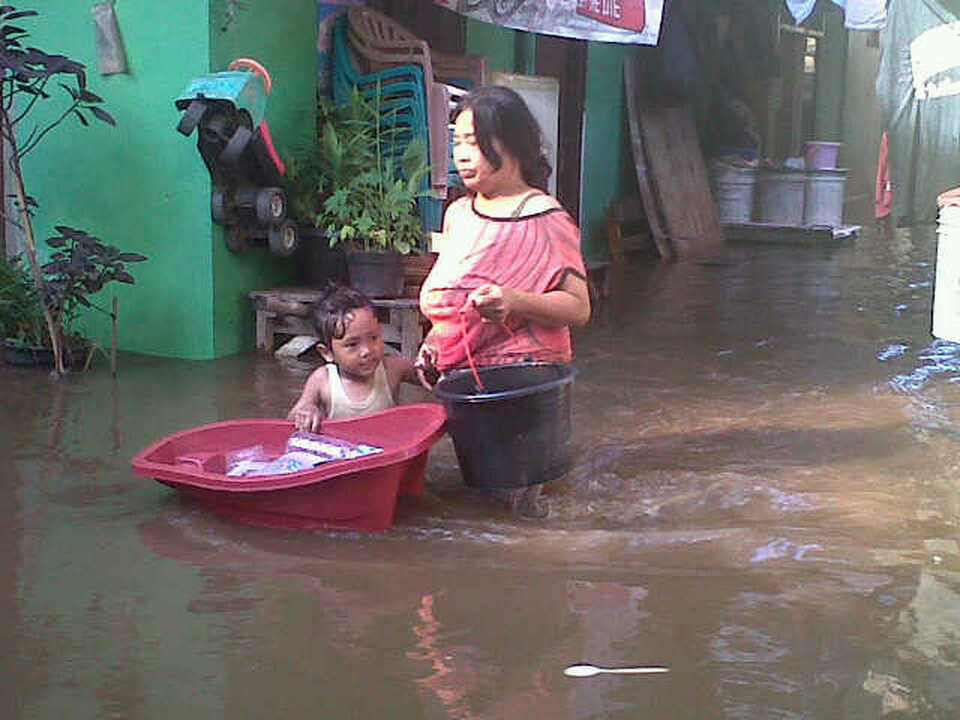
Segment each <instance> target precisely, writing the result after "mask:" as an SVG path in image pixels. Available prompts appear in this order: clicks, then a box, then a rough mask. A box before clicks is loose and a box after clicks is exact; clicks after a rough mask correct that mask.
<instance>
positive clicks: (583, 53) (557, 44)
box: [535, 35, 587, 224]
mask: <svg viewBox="0 0 960 720" xmlns="http://www.w3.org/2000/svg"><path fill="white" fill-rule="evenodd" d="M535 67H536V74H537V75H546V76H548V77H553V78H556V79H557V81H558V82H559V83H560V117H559V122H558V128H557V137H558V147H557V167H555V168H554V172H555V173H556V178H557V200H559V201H560V204H561V205H563V207H564V208H566V210H567V212H568V213H570V216H571V217H572V218H573V219H574V220H576V221H577V223H578V224H579V222H580V174H581V154H582V148H583V105H584V96H585V93H586V77H587V43H586V42H584V41H583V40H574V39H572V38H564V37H555V36H553V35H538V36H537V50H536V61H535Z"/></svg>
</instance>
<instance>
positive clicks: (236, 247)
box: [224, 225, 247, 253]
mask: <svg viewBox="0 0 960 720" xmlns="http://www.w3.org/2000/svg"><path fill="white" fill-rule="evenodd" d="M224 240H225V241H226V243H227V249H228V250H230V252H235V253H242V252H243V251H244V250H246V249H247V229H246V228H245V227H242V226H240V225H231V226H230V227H228V228H227V232H226V235H225V236H224Z"/></svg>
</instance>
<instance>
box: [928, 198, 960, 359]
mask: <svg viewBox="0 0 960 720" xmlns="http://www.w3.org/2000/svg"><path fill="white" fill-rule="evenodd" d="M933 335H934V337H938V338H942V339H944V340H950V341H951V342H960V206H958V205H945V206H944V207H941V208H940V213H939V215H938V217H937V273H936V279H935V281H934V287H933Z"/></svg>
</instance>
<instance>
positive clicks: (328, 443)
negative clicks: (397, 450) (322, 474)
mask: <svg viewBox="0 0 960 720" xmlns="http://www.w3.org/2000/svg"><path fill="white" fill-rule="evenodd" d="M286 449H287V452H292V451H296V450H300V451H303V452H306V453H310V454H311V455H314V456H316V457H318V458H320V460H319V462H330V461H331V460H350V459H351V458H358V457H363V456H364V455H373V454H375V453H379V452H383V448H380V447H376V446H375V445H367V444H365V443H352V442H350V441H348V440H341V439H340V438H335V437H331V436H330V435H319V434H317V433H312V432H295V433H293V434H292V435H291V436H290V438H289V439H288V440H287V448H286ZM319 462H318V463H317V464H319Z"/></svg>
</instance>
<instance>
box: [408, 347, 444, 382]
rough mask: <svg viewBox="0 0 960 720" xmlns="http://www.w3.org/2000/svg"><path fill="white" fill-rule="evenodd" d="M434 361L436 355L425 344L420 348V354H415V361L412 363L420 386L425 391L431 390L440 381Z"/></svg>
mask: <svg viewBox="0 0 960 720" xmlns="http://www.w3.org/2000/svg"><path fill="white" fill-rule="evenodd" d="M435 359H436V355H435V354H434V351H433V348H431V347H430V346H429V345H427V344H426V343H424V344H423V345H421V346H420V352H418V353H417V361H416V363H414V367H415V368H416V370H417V377H418V378H419V379H420V384H421V385H423V387H424V388H426V389H427V390H433V386H434V385H436V384H437V380H439V379H440V371H439V370H437V365H436V363H435V362H434V361H435Z"/></svg>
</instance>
